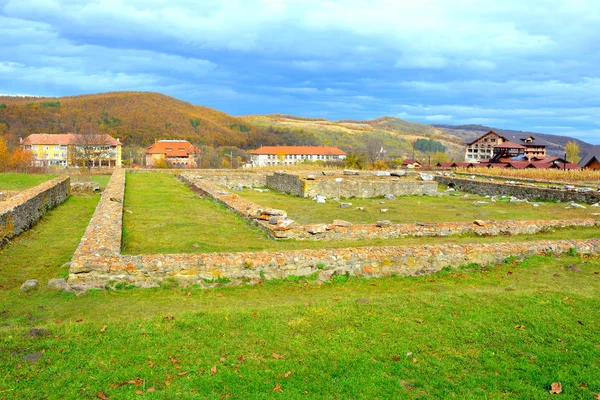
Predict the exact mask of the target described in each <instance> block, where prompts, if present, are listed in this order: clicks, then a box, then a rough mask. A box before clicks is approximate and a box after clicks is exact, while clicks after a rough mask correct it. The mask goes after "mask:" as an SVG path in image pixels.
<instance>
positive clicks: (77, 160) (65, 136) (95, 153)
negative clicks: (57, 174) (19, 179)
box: [21, 133, 121, 168]
mask: <svg viewBox="0 0 600 400" xmlns="http://www.w3.org/2000/svg"><path fill="white" fill-rule="evenodd" d="M21 146H22V147H23V149H25V150H29V151H31V153H32V155H33V165H34V166H37V167H51V166H60V167H73V166H80V167H84V166H89V167H110V168H113V167H117V168H119V167H121V142H120V141H119V139H115V138H113V137H111V136H110V135H107V134H104V133H102V134H74V133H60V134H47V133H35V134H32V135H29V136H27V137H26V138H25V139H22V140H21Z"/></svg>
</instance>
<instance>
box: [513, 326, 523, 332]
mask: <svg viewBox="0 0 600 400" xmlns="http://www.w3.org/2000/svg"><path fill="white" fill-rule="evenodd" d="M515 329H518V330H521V331H522V330H523V329H525V326H524V325H515Z"/></svg>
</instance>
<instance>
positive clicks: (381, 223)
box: [375, 219, 392, 228]
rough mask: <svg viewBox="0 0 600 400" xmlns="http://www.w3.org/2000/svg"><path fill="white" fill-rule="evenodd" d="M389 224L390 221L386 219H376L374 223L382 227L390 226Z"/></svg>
mask: <svg viewBox="0 0 600 400" xmlns="http://www.w3.org/2000/svg"><path fill="white" fill-rule="evenodd" d="M391 224H392V223H391V222H390V221H388V220H387V219H386V220H383V221H377V223H376V224H375V225H377V226H378V227H380V228H384V227H386V226H390V225H391Z"/></svg>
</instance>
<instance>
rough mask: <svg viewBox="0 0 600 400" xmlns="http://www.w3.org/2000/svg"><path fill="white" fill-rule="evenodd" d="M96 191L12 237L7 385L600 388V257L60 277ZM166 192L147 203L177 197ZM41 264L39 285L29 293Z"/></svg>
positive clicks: (305, 392) (61, 389) (311, 392)
mask: <svg viewBox="0 0 600 400" xmlns="http://www.w3.org/2000/svg"><path fill="white" fill-rule="evenodd" d="M138 176H141V177H142V178H140V179H139V180H138V179H137V177H138ZM144 176H146V174H133V175H130V176H128V184H129V183H135V184H132V185H131V186H130V187H129V189H128V190H130V189H131V188H134V187H136V188H144V187H146V186H145V184H146V180H145V179H143V177H144ZM155 176H158V177H162V176H164V175H162V174H153V176H152V177H153V178H154V177H155ZM165 177H166V176H165ZM132 178H133V179H132ZM156 182H161V183H160V184H158V183H156ZM171 183H174V184H173V185H171ZM175 188H177V189H175ZM150 189H152V187H150ZM152 190H156V191H155V192H152ZM152 190H149V192H150V194H149V195H148V196H149V197H150V199H157V198H159V197H160V196H170V197H168V198H169V199H171V202H172V203H173V204H175V205H177V207H171V208H178V207H180V204H179V202H181V201H182V200H183V199H184V198H185V196H191V193H189V191H188V189H187V188H186V187H185V186H183V185H180V184H179V183H178V182H177V181H175V180H174V178H172V177H171V180H164V181H163V180H162V178H159V180H158V181H155V185H154V189H152ZM132 195H133V193H131V192H129V193H128V195H127V196H128V197H131V196H132ZM159 195H160V196H159ZM181 196H183V197H181ZM190 199H192V197H189V198H188V200H190ZM97 200H98V197H97V196H93V197H72V198H70V199H69V200H68V201H67V202H66V203H65V204H63V205H61V206H59V207H57V208H56V209H54V210H52V211H51V212H50V213H49V214H48V215H47V216H46V217H45V218H44V219H43V220H42V221H41V222H40V223H39V224H37V225H36V226H35V227H33V228H32V230H30V231H28V232H27V233H25V234H23V235H21V236H20V237H19V238H17V239H16V240H14V241H12V242H10V243H9V244H8V245H7V246H6V247H4V248H3V249H2V252H1V253H0V276H1V277H2V282H1V286H0V304H1V306H0V370H1V371H2V372H3V374H2V375H0V398H2V399H28V398H47V399H63V398H78V399H79V398H82V399H98V398H112V399H134V398H153V399H171V398H182V399H187V398H189V399H192V398H208V399H221V398H231V399H271V398H273V399H276V398H285V399H300V398H310V399H350V398H356V399H363V398H381V399H391V398H394V399H395V398H407V399H416V398H461V399H462V398H469V399H471V398H473V399H504V398H520V399H547V398H548V397H549V393H548V390H549V388H550V385H551V383H552V382H561V383H562V388H563V393H562V394H561V395H560V396H558V397H560V398H561V399H575V398H589V399H592V398H595V396H596V394H597V393H599V392H600V363H599V361H598V360H600V334H599V333H598V332H599V331H600V318H598V317H599V315H598V314H599V313H600V300H599V299H598V296H597V294H598V292H599V291H600V258H599V257H583V256H578V255H576V254H572V255H565V256H562V257H556V256H552V255H547V256H535V257H531V258H529V259H527V260H526V261H524V262H517V261H514V260H507V261H506V262H505V263H503V264H501V265H498V266H493V267H489V268H481V267H479V266H477V265H469V266H464V267H461V268H457V269H453V270H451V269H446V270H444V271H442V272H440V273H438V274H435V275H430V276H421V277H391V278H384V279H372V280H367V279H355V278H347V277H345V276H337V277H335V278H334V280H333V281H328V282H325V283H317V282H315V281H307V280H305V279H299V278H298V279H295V278H288V280H287V281H269V282H263V283H261V284H259V285H254V286H239V287H218V288H214V289H210V290H203V289H200V288H195V287H191V288H180V287H177V285H175V284H169V285H164V286H162V287H160V288H156V289H131V288H127V287H122V289H119V290H110V291H90V292H88V293H86V294H84V295H80V296H76V295H74V294H67V293H56V292H50V291H48V290H47V289H46V288H45V281H46V280H47V279H49V278H54V277H59V276H64V274H65V272H66V269H65V267H62V264H63V262H64V261H66V260H68V259H69V258H70V256H71V253H72V251H73V250H74V248H75V246H76V245H77V242H78V240H79V239H80V238H81V235H82V233H83V230H84V229H85V225H86V224H87V222H88V221H89V217H90V215H91V214H92V212H93V209H94V206H95V204H96V202H97ZM127 201H129V200H127ZM126 204H127V203H126ZM132 204H133V203H129V204H128V205H129V206H130V205H132ZM182 206H183V205H182ZM156 207H158V209H157V210H156V211H153V210H152V209H149V210H148V211H147V212H146V213H150V214H157V213H158V212H160V213H165V212H166V210H164V209H162V208H161V203H160V202H157V204H156ZM126 208H127V206H126ZM184 210H185V211H186V212H193V211H196V210H195V209H193V208H191V209H188V208H185V209H184ZM219 210H220V209H218V208H217V211H219ZM220 211H222V210H220ZM128 214H129V213H126V215H125V217H127V215H128ZM136 214H137V211H135V212H134V214H129V216H135V215H136ZM168 215H169V216H172V215H171V214H168ZM596 233H597V231H596ZM148 237H150V234H149V235H148ZM244 238H245V237H244V236H242V237H237V236H236V238H235V240H232V237H230V239H229V240H230V241H236V242H237V243H238V244H240V245H241V244H242V240H243V239H244ZM29 278H38V279H39V280H40V282H41V283H42V286H41V288H40V289H39V290H38V291H36V292H33V293H30V294H22V293H20V292H19V291H18V285H19V284H20V283H21V282H22V281H23V280H25V279H29ZM32 328H37V329H44V330H46V331H42V332H41V334H40V335H39V336H35V335H33V336H32V335H31V334H30V335H27V334H28V333H29V332H31V329H32ZM34 333H35V332H34ZM558 397H557V398H558Z"/></svg>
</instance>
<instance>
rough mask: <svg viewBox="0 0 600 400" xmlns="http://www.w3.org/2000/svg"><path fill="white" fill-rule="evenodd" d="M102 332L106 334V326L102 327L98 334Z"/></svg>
mask: <svg viewBox="0 0 600 400" xmlns="http://www.w3.org/2000/svg"><path fill="white" fill-rule="evenodd" d="M104 332H106V325H104V326H103V327H102V329H100V333H104Z"/></svg>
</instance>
